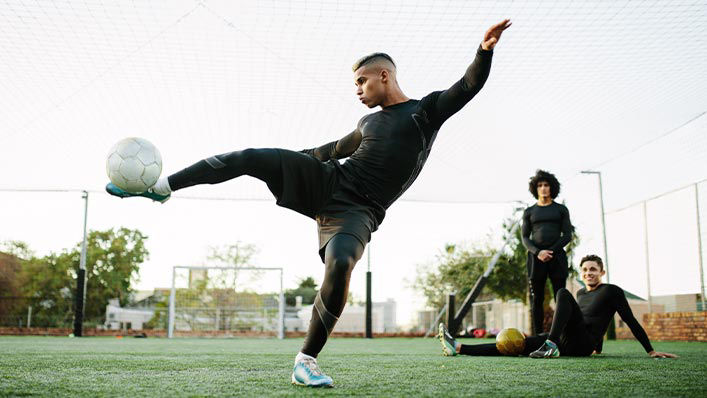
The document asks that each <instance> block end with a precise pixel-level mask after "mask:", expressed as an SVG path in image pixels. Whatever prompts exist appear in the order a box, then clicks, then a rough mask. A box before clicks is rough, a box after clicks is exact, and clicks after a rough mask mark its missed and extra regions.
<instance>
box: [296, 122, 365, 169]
mask: <svg viewBox="0 0 707 398" xmlns="http://www.w3.org/2000/svg"><path fill="white" fill-rule="evenodd" d="M361 139H362V136H361V132H360V131H359V130H358V129H356V130H354V131H352V132H351V133H349V134H347V135H346V136H345V137H343V138H342V139H340V140H337V141H332V142H330V143H328V144H324V145H322V146H319V147H316V148H312V149H303V150H301V151H300V152H302V153H305V154H307V155H310V156H313V157H315V158H317V159H319V160H321V161H322V162H326V161H327V160H329V159H344V158H347V157H349V156H351V154H353V153H354V152H356V149H358V147H359V145H361Z"/></svg>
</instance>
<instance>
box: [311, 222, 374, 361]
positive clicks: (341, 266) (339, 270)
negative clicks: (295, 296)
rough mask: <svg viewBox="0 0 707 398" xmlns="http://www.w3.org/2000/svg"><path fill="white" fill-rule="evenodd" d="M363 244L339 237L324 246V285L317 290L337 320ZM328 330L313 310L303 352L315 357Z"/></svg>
mask: <svg viewBox="0 0 707 398" xmlns="http://www.w3.org/2000/svg"><path fill="white" fill-rule="evenodd" d="M363 249H364V247H363V245H362V244H361V241H359V240H358V238H356V237H355V236H353V235H348V234H338V235H334V237H333V238H331V240H330V241H329V243H327V246H326V249H325V252H324V265H325V271H324V282H322V287H321V289H320V290H319V294H321V298H322V303H323V304H324V306H325V307H326V310H327V311H328V312H330V313H331V314H333V315H334V316H336V317H337V318H338V317H339V316H340V315H341V313H342V312H343V311H344V306H345V305H346V299H347V298H348V295H349V281H350V280H351V271H353V269H354V266H355V265H356V263H357V262H358V260H359V259H361V256H362V255H363ZM332 327H333V325H332V326H331V327H328V326H325V325H324V324H323V322H322V320H321V318H320V314H319V313H318V310H317V308H315V307H313V308H312V319H311V320H310V321H309V330H308V332H307V337H306V338H305V340H304V345H303V346H302V352H303V353H305V354H307V355H311V356H313V357H316V356H317V354H319V352H320V351H321V350H322V347H324V344H325V343H326V341H327V338H328V337H329V333H330V332H331V328H332Z"/></svg>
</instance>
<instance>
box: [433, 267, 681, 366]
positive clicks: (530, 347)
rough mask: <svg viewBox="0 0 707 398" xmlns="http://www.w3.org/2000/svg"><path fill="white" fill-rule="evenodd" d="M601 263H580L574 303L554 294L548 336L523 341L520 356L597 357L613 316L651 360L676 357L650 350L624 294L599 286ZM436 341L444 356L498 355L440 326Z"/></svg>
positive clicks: (491, 346) (568, 296)
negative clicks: (579, 283) (579, 282)
mask: <svg viewBox="0 0 707 398" xmlns="http://www.w3.org/2000/svg"><path fill="white" fill-rule="evenodd" d="M605 273H606V272H605V271H604V263H603V262H602V260H601V258H600V257H599V256H595V255H588V256H585V257H583V258H582V260H581V262H580V274H581V276H582V281H583V282H584V284H585V287H583V288H582V289H580V290H579V291H578V292H577V301H575V299H574V298H573V297H572V294H571V293H570V292H569V290H567V289H565V288H562V289H560V291H559V292H558V293H557V308H556V309H555V316H554V318H553V319H552V328H551V329H550V335H549V336H548V335H547V334H543V335H541V336H530V337H526V338H525V350H524V351H523V355H528V356H530V357H531V358H555V357H559V356H560V355H562V356H570V357H585V356H589V355H592V354H593V353H594V354H600V353H601V351H602V344H603V338H604V333H606V329H607V328H608V327H609V321H610V320H611V319H612V318H613V317H614V314H615V313H617V312H618V313H619V316H621V319H623V321H624V322H625V323H626V324H627V325H628V327H629V328H630V329H631V333H633V335H634V336H635V337H636V339H638V341H639V342H640V343H641V345H642V346H643V349H645V350H646V352H647V353H648V355H650V356H651V357H653V358H677V355H675V354H670V353H667V352H658V351H655V350H654V349H653V346H652V345H651V342H650V340H649V339H648V335H646V332H645V330H643V327H641V324H640V323H638V321H637V320H636V318H635V317H634V316H633V312H632V311H631V307H629V305H628V301H626V296H625V295H624V291H623V290H622V289H621V288H620V287H618V286H616V285H610V284H608V283H602V282H601V277H602V276H603V275H604V274H605ZM439 339H440V342H441V343H442V352H443V354H444V355H457V354H463V355H477V356H495V355H501V353H500V352H499V351H498V350H497V349H496V344H476V345H466V344H460V343H458V342H457V341H455V340H454V338H453V337H452V336H451V335H450V334H449V332H448V331H447V329H446V328H445V327H444V324H440V325H439Z"/></svg>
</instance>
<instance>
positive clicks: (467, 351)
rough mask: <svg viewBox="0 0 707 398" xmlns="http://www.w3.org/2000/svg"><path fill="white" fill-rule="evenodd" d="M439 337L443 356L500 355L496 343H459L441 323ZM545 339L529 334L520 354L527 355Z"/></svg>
mask: <svg viewBox="0 0 707 398" xmlns="http://www.w3.org/2000/svg"><path fill="white" fill-rule="evenodd" d="M439 339H440V342H441V343H442V354H444V355H445V356H454V355H457V354H461V355H472V356H484V357H489V356H501V355H503V354H501V353H500V352H499V351H498V348H496V344H494V343H490V344H461V343H459V342H458V341H456V340H455V339H454V337H452V335H451V334H449V332H448V331H447V328H446V327H445V326H444V324H443V323H440V324H439ZM544 341H545V336H529V337H526V338H525V348H524V349H523V353H522V355H528V354H530V353H531V352H532V351H534V350H535V349H536V348H537V347H540V346H541V345H542V344H543V342H544Z"/></svg>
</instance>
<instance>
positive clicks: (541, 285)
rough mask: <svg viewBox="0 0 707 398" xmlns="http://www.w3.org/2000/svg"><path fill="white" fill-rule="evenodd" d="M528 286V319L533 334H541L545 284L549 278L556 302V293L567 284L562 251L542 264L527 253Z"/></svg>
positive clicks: (543, 318)
mask: <svg viewBox="0 0 707 398" xmlns="http://www.w3.org/2000/svg"><path fill="white" fill-rule="evenodd" d="M527 268H528V285H529V288H530V319H531V321H532V325H533V330H532V332H533V334H535V335H538V334H540V333H543V332H544V330H543V321H544V320H545V312H544V305H545V283H546V281H547V279H548V277H549V278H550V283H551V284H552V292H553V295H554V297H555V301H557V292H558V291H559V290H560V289H562V288H564V287H565V283H566V282H567V257H566V256H565V253H564V251H562V252H560V251H557V252H556V253H555V258H553V259H552V260H550V261H548V262H547V263H543V262H542V261H540V259H538V258H537V257H535V256H534V255H533V254H532V253H528V264H527Z"/></svg>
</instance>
